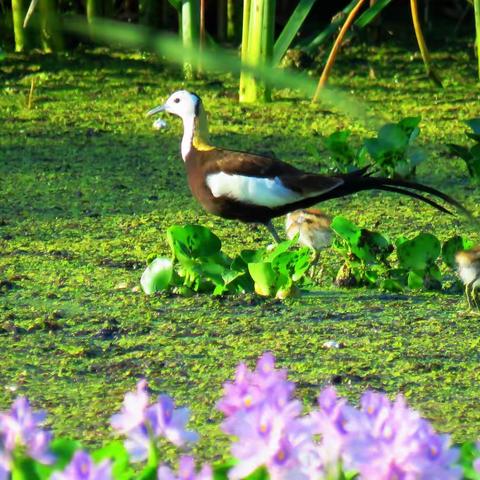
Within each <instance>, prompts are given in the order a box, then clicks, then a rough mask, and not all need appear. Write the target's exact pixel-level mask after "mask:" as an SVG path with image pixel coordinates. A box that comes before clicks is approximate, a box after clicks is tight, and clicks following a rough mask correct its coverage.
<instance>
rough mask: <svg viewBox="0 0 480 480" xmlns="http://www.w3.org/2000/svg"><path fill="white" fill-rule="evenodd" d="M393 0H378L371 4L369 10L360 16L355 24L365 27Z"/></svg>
mask: <svg viewBox="0 0 480 480" xmlns="http://www.w3.org/2000/svg"><path fill="white" fill-rule="evenodd" d="M391 1H392V0H378V1H377V2H375V3H374V4H373V6H371V7H370V8H369V9H368V10H366V11H365V12H364V13H362V15H360V17H358V19H357V21H356V22H355V25H356V26H357V27H359V28H364V27H366V26H367V25H369V24H370V23H371V22H373V21H374V20H375V19H376V18H377V16H378V15H379V14H380V12H381V11H382V10H383V9H384V8H385V7H386V6H387V5H388V4H389V3H390V2H391Z"/></svg>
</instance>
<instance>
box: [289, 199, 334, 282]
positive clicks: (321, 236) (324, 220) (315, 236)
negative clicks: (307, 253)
mask: <svg viewBox="0 0 480 480" xmlns="http://www.w3.org/2000/svg"><path fill="white" fill-rule="evenodd" d="M331 223H332V220H331V219H330V217H329V216H328V215H326V214H325V213H323V212H322V211H321V210H318V209H317V208H307V209H305V210H295V211H294V212H291V213H289V214H288V215H287V219H286V222H285V231H286V233H287V237H288V238H289V239H290V240H291V239H292V238H294V237H295V235H297V234H298V241H299V242H300V244H302V245H305V246H306V247H308V248H310V249H311V250H312V251H313V252H314V254H315V257H314V259H313V262H312V265H313V266H315V265H316V264H317V262H318V260H319V258H320V251H321V250H323V249H324V248H327V247H329V246H330V245H331V244H332V237H333V233H332V229H331V228H330V224H331ZM322 272H323V268H321V269H320V272H319V275H320V276H321V275H322Z"/></svg>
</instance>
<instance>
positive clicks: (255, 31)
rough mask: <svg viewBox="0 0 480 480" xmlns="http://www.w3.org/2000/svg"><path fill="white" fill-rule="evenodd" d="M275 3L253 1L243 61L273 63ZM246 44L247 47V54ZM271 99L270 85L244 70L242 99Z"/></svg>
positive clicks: (273, 0) (241, 82)
mask: <svg viewBox="0 0 480 480" xmlns="http://www.w3.org/2000/svg"><path fill="white" fill-rule="evenodd" d="M275 3H276V2H275V0H252V2H251V5H250V15H249V17H250V18H249V25H248V37H247V38H248V41H247V43H246V45H244V44H243V42H242V62H244V63H247V64H248V65H251V66H258V65H270V64H271V61H272V53H273V43H274V42H273V40H274V22H275ZM244 8H245V5H244ZM244 25H245V12H244ZM244 35H245V33H244ZM244 46H245V48H246V52H245V55H244ZM270 100H271V90H270V87H269V86H268V85H267V84H265V83H263V82H261V81H259V80H257V79H256V78H255V77H254V76H252V75H251V74H249V73H246V72H242V75H241V77H240V101H241V102H245V103H255V102H268V101H270Z"/></svg>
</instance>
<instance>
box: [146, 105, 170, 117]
mask: <svg viewBox="0 0 480 480" xmlns="http://www.w3.org/2000/svg"><path fill="white" fill-rule="evenodd" d="M165 110H166V106H165V105H160V106H159V107H155V108H152V109H151V110H149V111H148V112H147V117H150V116H152V115H155V114H156V113H160V112H164V111H165Z"/></svg>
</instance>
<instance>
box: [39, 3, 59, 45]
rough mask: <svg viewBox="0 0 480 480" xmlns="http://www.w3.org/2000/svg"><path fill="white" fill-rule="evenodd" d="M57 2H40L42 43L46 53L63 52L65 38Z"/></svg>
mask: <svg viewBox="0 0 480 480" xmlns="http://www.w3.org/2000/svg"><path fill="white" fill-rule="evenodd" d="M56 10H57V2H56V1H55V0H40V28H41V42H42V48H43V51H44V52H47V53H51V52H58V51H60V50H63V47H64V44H63V37H62V33H61V31H62V30H61V27H60V19H59V17H58V14H57V11H56Z"/></svg>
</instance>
